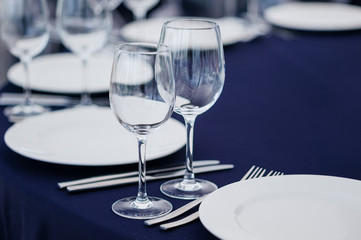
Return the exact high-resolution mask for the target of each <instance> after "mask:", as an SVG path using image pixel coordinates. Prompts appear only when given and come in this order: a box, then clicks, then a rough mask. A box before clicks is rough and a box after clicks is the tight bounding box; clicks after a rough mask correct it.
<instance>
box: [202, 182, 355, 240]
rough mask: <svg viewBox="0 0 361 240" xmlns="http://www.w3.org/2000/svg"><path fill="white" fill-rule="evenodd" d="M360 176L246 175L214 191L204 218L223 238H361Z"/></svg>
mask: <svg viewBox="0 0 361 240" xmlns="http://www.w3.org/2000/svg"><path fill="white" fill-rule="evenodd" d="M360 203H361V181H357V180H352V179H347V178H339V177H329V176H319V175H286V176H279V177H263V178H258V179H252V180H246V181H243V182H237V183H233V184H230V185H228V186H225V187H223V188H220V189H218V190H216V191H215V192H213V193H211V195H210V196H208V197H207V198H206V199H205V200H204V201H203V203H202V204H201V206H200V219H201V221H202V224H203V225H204V226H205V227H206V228H207V229H208V230H209V231H210V232H211V233H213V234H214V235H215V236H217V237H218V238H220V239H225V240H233V239H234V240H236V239H237V240H238V239H242V240H257V239H262V240H290V239H292V240H305V239H307V240H320V239H327V240H340V239H347V240H358V239H360V237H361V228H360V219H361V204H360Z"/></svg>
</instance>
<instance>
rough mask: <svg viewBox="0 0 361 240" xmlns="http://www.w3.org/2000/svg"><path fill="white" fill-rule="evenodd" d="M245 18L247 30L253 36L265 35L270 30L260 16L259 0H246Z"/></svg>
mask: <svg viewBox="0 0 361 240" xmlns="http://www.w3.org/2000/svg"><path fill="white" fill-rule="evenodd" d="M245 18H246V20H247V28H248V31H249V32H250V33H251V34H253V35H255V36H262V35H266V34H267V33H268V32H269V31H270V30H271V28H270V26H269V24H268V23H266V22H265V21H264V20H263V18H262V16H261V10H260V0H247V11H246V15H245Z"/></svg>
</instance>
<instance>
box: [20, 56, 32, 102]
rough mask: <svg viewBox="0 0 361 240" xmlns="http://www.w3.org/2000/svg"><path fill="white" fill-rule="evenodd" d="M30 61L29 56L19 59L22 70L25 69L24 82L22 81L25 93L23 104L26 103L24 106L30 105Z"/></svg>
mask: <svg viewBox="0 0 361 240" xmlns="http://www.w3.org/2000/svg"><path fill="white" fill-rule="evenodd" d="M30 61H31V58H23V59H21V62H22V64H23V66H24V71H25V82H24V87H23V88H24V94H25V100H24V105H26V106H29V105H31V88H30V84H31V82H30V81H31V80H30V69H29V64H30Z"/></svg>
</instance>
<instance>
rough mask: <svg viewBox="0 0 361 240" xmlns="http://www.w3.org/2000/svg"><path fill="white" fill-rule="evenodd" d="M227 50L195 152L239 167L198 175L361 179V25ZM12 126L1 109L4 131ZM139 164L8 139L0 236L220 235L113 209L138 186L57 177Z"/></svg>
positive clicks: (220, 181)
mask: <svg viewBox="0 0 361 240" xmlns="http://www.w3.org/2000/svg"><path fill="white" fill-rule="evenodd" d="M225 57H226V83H225V86H224V90H223V93H222V95H221V97H220V98H219V100H218V101H217V103H216V104H215V105H214V106H213V107H212V108H211V109H210V110H209V111H208V112H206V113H204V114H203V115H201V116H199V117H198V119H197V121H196V125H195V136H194V140H195V143H194V154H195V158H196V159H219V160H221V161H222V162H223V163H233V164H235V169H233V170H230V171H223V172H217V173H209V174H202V175H199V177H201V178H204V179H208V180H211V181H213V182H215V183H216V184H217V185H218V186H220V187H221V186H224V185H226V184H228V183H231V182H234V181H237V180H239V179H240V178H241V176H242V175H243V174H245V172H246V171H247V170H248V169H249V167H250V166H251V165H253V164H256V165H259V166H262V167H264V168H266V169H276V170H280V171H283V172H285V173H287V174H297V173H302V174H322V175H333V176H341V177H349V178H354V179H359V180H361V68H360V63H361V32H358V31H357V32H346V33H345V32H344V33H324V34H316V33H305V32H298V33H296V35H295V37H294V39H292V40H290V41H285V40H283V39H281V38H279V37H275V36H270V37H266V38H261V39H257V40H255V41H252V42H250V43H238V44H235V45H232V46H228V47H226V48H225ZM7 89H12V87H11V86H10V85H9V86H7ZM16 90H18V89H16ZM1 110H2V109H1ZM175 117H176V118H178V119H180V118H179V116H175ZM10 126H11V124H10V123H8V122H7V120H6V118H5V117H3V116H2V115H1V116H0V132H1V133H2V134H4V133H5V131H6V129H7V128H8V127H10ZM119 127H120V126H119ZM64 151H66V150H65V149H64ZM184 155H185V151H184V148H183V149H182V150H180V151H179V152H177V153H175V154H173V155H171V156H168V157H165V158H162V159H159V160H155V161H150V162H149V163H148V167H149V168H152V167H156V166H158V165H162V164H170V163H175V162H182V161H184ZM136 168H137V166H136V165H135V164H134V165H126V166H112V167H75V166H63V165H56V164H49V163H44V162H39V161H34V160H30V159H27V158H25V157H22V156H20V155H18V154H16V153H14V152H12V151H11V150H10V149H8V148H7V147H6V145H5V143H4V141H3V139H2V138H1V139H0V239H3V240H38V239H51V240H58V239H59V240H60V239H78V240H83V239H84V240H90V239H106V240H112V239H117V240H119V239H172V240H176V239H216V238H215V237H213V236H212V234H210V233H209V232H208V231H207V230H206V229H205V228H204V227H203V226H202V224H201V223H200V222H199V221H196V222H194V223H192V224H188V225H186V226H183V227H181V228H177V229H174V230H171V231H167V232H163V231H162V230H160V229H159V228H158V227H157V226H155V227H147V226H145V225H144V223H143V221H139V220H129V219H125V218H121V217H118V216H116V215H115V214H113V213H112V211H111V205H112V203H113V202H114V201H116V200H117V199H119V198H122V197H127V196H132V195H135V194H136V190H137V187H136V185H128V186H122V187H116V188H108V189H103V190H98V191H89V192H83V193H74V194H69V193H67V192H65V191H62V190H59V189H57V187H56V184H57V182H59V181H65V180H72V179H77V178H80V177H86V176H94V175H101V174H106V173H113V172H120V171H125V170H130V169H136ZM162 182H163V181H156V182H149V183H148V193H149V195H153V196H160V197H163V198H165V199H168V200H169V201H170V202H172V204H173V205H174V207H175V208H177V207H179V206H181V205H183V204H185V201H182V200H175V199H171V198H167V197H166V196H163V195H162V194H161V193H160V191H159V186H160V184H161V183H162Z"/></svg>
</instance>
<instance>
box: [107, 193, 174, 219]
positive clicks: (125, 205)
mask: <svg viewBox="0 0 361 240" xmlns="http://www.w3.org/2000/svg"><path fill="white" fill-rule="evenodd" d="M148 199H149V201H147V202H144V203H139V202H137V201H136V197H128V198H123V199H120V200H118V201H116V202H115V203H113V205H112V210H113V212H114V213H115V214H117V215H119V216H122V217H126V218H131V219H150V218H156V217H161V216H163V215H166V214H167V213H169V212H170V211H172V208H173V206H172V204H171V203H170V202H168V201H166V200H164V199H161V198H157V197H148Z"/></svg>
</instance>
